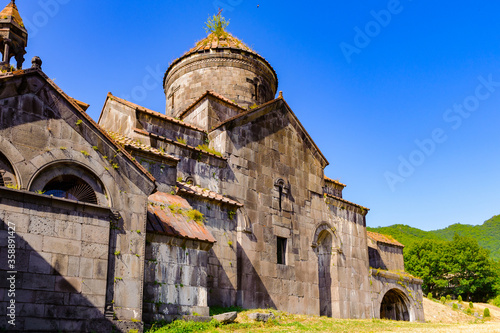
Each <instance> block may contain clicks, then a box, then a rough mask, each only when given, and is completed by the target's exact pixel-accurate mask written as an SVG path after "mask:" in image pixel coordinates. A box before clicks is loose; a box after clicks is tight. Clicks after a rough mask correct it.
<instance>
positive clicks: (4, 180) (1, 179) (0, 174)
mask: <svg viewBox="0 0 500 333" xmlns="http://www.w3.org/2000/svg"><path fill="white" fill-rule="evenodd" d="M18 185H19V184H18V182H17V177H16V173H15V172H14V168H13V167H12V164H11V163H10V162H9V160H8V159H7V157H5V155H4V154H2V153H1V152H0V186H8V187H12V188H19V186H18Z"/></svg>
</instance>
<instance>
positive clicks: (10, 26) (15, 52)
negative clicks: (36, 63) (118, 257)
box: [0, 0, 28, 71]
mask: <svg viewBox="0 0 500 333" xmlns="http://www.w3.org/2000/svg"><path fill="white" fill-rule="evenodd" d="M27 45H28V31H27V30H26V28H25V27H24V24H23V20H22V19H21V15H19V11H18V10H17V6H16V1H15V0H11V2H10V3H9V4H8V5H7V6H6V7H5V8H4V9H3V10H2V11H1V12H0V52H1V53H2V59H1V62H0V69H1V70H2V71H10V70H11V64H10V59H11V58H12V57H14V59H16V62H17V64H16V65H17V66H16V68H17V69H22V66H23V62H24V55H25V54H26V46H27Z"/></svg>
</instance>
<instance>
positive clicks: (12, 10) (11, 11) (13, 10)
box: [0, 1, 24, 28]
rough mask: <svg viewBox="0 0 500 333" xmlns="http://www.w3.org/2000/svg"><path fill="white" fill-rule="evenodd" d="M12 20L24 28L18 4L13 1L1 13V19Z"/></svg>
mask: <svg viewBox="0 0 500 333" xmlns="http://www.w3.org/2000/svg"><path fill="white" fill-rule="evenodd" d="M8 18H12V22H14V23H16V24H17V25H18V26H20V27H22V28H24V23H23V19H22V18H21V15H20V14H19V11H18V10H17V6H16V3H15V2H14V1H11V2H10V3H9V4H8V5H7V6H6V7H5V8H4V9H3V10H2V11H1V12H0V19H8Z"/></svg>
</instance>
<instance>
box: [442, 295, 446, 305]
mask: <svg viewBox="0 0 500 333" xmlns="http://www.w3.org/2000/svg"><path fill="white" fill-rule="evenodd" d="M441 303H443V304H444V303H446V298H445V297H444V296H441Z"/></svg>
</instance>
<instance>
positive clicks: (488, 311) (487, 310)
mask: <svg viewBox="0 0 500 333" xmlns="http://www.w3.org/2000/svg"><path fill="white" fill-rule="evenodd" d="M489 317H491V315H490V309H488V308H485V309H484V312H483V318H489Z"/></svg>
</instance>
